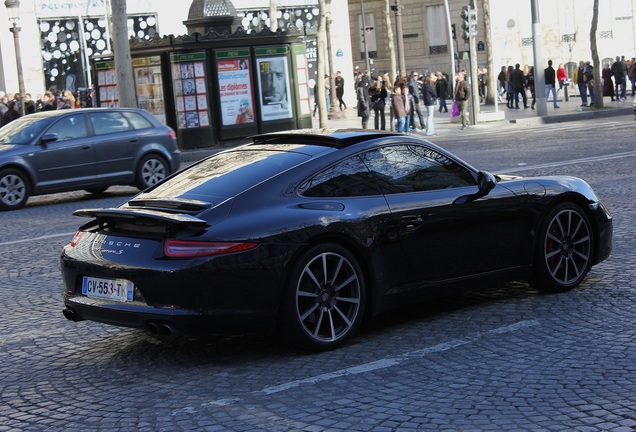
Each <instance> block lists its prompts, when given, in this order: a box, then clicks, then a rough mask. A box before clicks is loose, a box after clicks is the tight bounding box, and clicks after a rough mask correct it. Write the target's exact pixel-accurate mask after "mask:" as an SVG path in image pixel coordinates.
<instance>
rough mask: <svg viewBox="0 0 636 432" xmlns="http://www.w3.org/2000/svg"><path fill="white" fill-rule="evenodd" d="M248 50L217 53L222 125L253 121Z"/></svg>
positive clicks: (252, 97)
mask: <svg viewBox="0 0 636 432" xmlns="http://www.w3.org/2000/svg"><path fill="white" fill-rule="evenodd" d="M236 55H249V51H247V50H246V51H237V52H229V51H225V52H219V53H217V61H216V64H217V70H218V79H219V96H220V100H221V118H222V121H223V126H229V125H236V124H244V123H254V120H255V119H254V96H253V92H252V82H251V81H250V75H251V74H250V63H249V60H248V59H247V58H232V57H233V56H236Z"/></svg>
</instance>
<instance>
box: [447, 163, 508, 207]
mask: <svg viewBox="0 0 636 432" xmlns="http://www.w3.org/2000/svg"><path fill="white" fill-rule="evenodd" d="M495 186H497V179H496V178H495V176H494V175H493V174H491V173H489V172H487V171H479V173H477V193H475V194H472V195H462V196H460V197H459V198H457V199H456V200H455V201H454V202H453V204H466V203H468V202H472V201H475V200H478V199H479V198H481V197H483V196H486V195H488V193H490V191H491V190H493V189H494V188H495Z"/></svg>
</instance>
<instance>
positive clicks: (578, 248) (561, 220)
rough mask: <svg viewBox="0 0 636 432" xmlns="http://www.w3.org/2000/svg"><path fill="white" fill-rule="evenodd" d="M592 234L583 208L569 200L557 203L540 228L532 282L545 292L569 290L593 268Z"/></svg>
mask: <svg viewBox="0 0 636 432" xmlns="http://www.w3.org/2000/svg"><path fill="white" fill-rule="evenodd" d="M593 250H594V236H593V231H592V226H591V224H590V221H589V219H588V217H587V215H586V214H585V213H584V212H583V210H582V209H581V208H580V207H579V206H577V205H575V204H571V203H565V204H561V205H559V206H557V207H556V208H554V209H553V210H552V211H551V212H549V213H548V216H547V218H546V220H545V223H544V225H543V227H542V229H541V230H540V231H539V237H538V245H537V254H536V257H535V269H534V273H535V274H534V280H533V285H535V286H536V288H538V289H540V290H542V291H546V292H563V291H568V290H571V289H572V288H574V287H576V286H577V285H579V284H580V283H581V281H583V279H584V278H585V276H586V275H587V273H588V272H589V271H590V268H591V267H592V259H593Z"/></svg>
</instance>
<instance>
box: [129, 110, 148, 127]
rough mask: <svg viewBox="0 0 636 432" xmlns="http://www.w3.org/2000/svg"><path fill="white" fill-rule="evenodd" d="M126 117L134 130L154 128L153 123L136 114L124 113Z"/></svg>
mask: <svg viewBox="0 0 636 432" xmlns="http://www.w3.org/2000/svg"><path fill="white" fill-rule="evenodd" d="M123 115H124V117H126V118H127V119H128V121H129V122H130V124H131V125H132V127H133V128H134V129H148V128H151V127H152V123H150V122H149V121H148V119H145V118H144V116H142V115H141V114H139V113H136V112H124V113H123Z"/></svg>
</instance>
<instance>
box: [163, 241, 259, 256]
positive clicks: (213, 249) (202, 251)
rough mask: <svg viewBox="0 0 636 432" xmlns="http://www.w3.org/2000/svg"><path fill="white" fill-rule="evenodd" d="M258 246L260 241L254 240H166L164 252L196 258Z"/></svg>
mask: <svg viewBox="0 0 636 432" xmlns="http://www.w3.org/2000/svg"><path fill="white" fill-rule="evenodd" d="M256 246H258V243H252V242H206V241H190V240H166V241H165V242H164V244H163V253H164V254H165V255H166V256H167V257H170V258H195V257H202V256H213V255H224V254H230V253H235V252H243V251H246V250H250V249H254V248H255V247H256Z"/></svg>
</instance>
